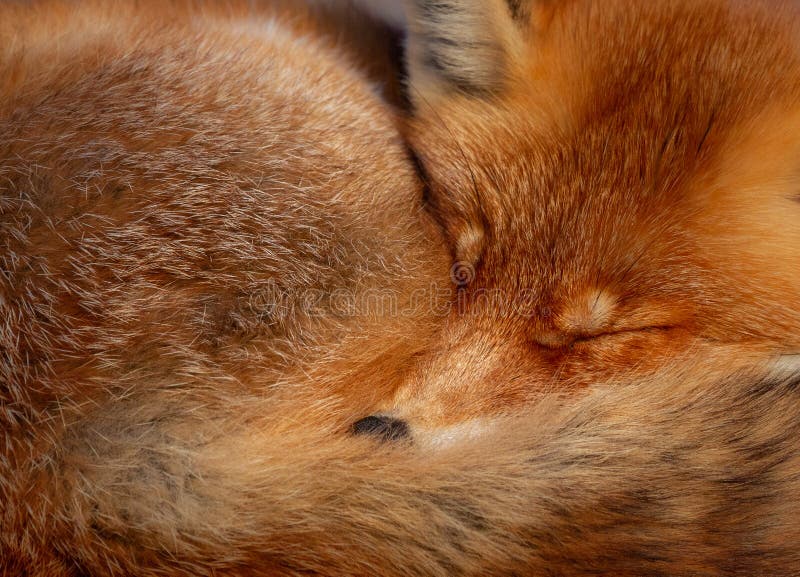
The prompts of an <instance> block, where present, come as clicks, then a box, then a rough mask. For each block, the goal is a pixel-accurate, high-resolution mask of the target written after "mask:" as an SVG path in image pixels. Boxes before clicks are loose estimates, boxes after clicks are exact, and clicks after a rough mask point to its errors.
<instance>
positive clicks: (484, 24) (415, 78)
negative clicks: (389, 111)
mask: <svg viewBox="0 0 800 577" xmlns="http://www.w3.org/2000/svg"><path fill="white" fill-rule="evenodd" d="M523 4H524V0H511V2H509V1H507V0H406V5H407V16H408V26H409V37H408V67H409V79H410V86H409V89H410V93H411V94H410V96H411V98H412V100H416V99H418V98H420V97H422V98H428V97H431V96H437V95H442V94H448V93H452V92H461V93H464V94H468V95H473V96H479V97H480V96H487V95H490V94H492V93H493V92H495V91H497V90H498V89H499V88H500V87H502V85H503V84H504V82H505V81H506V80H507V79H508V77H509V76H510V75H511V73H512V70H513V68H514V65H515V62H516V60H517V58H518V54H519V52H520V50H521V48H520V47H521V42H522V41H521V37H520V30H519V29H518V27H517V25H516V23H515V20H514V16H515V15H516V14H518V13H519V11H520V10H521V8H520V7H521V6H522V5H523Z"/></svg>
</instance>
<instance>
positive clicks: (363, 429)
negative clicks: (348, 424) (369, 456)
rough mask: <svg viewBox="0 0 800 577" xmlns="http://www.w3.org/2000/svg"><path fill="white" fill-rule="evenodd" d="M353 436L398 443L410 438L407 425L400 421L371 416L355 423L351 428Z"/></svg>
mask: <svg viewBox="0 0 800 577" xmlns="http://www.w3.org/2000/svg"><path fill="white" fill-rule="evenodd" d="M352 433H353V434H354V435H371V436H373V437H377V438H378V439H379V440H381V441H400V440H403V439H409V438H411V431H410V430H409V428H408V424H407V423H406V422H405V421H401V420H400V419H395V418H392V417H386V416H382V415H373V416H371V417H366V418H364V419H361V420H360V421H356V422H355V423H354V424H353V427H352Z"/></svg>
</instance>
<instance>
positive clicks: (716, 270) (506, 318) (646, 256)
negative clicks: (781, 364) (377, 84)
mask: <svg viewBox="0 0 800 577" xmlns="http://www.w3.org/2000/svg"><path fill="white" fill-rule="evenodd" d="M409 4H410V5H411V7H412V10H413V12H414V13H415V14H417V17H416V18H417V20H418V21H417V22H412V23H411V28H410V31H411V37H410V50H409V57H410V60H411V61H410V70H411V79H410V82H409V88H410V95H411V97H412V99H414V101H415V112H414V115H413V118H412V119H411V122H410V125H409V128H408V131H409V138H410V140H411V142H412V143H413V148H414V149H415V151H416V153H417V155H418V157H419V159H420V164H421V166H422V167H423V170H424V172H425V176H426V178H427V180H428V184H429V194H428V204H429V206H430V208H431V212H432V213H433V214H434V215H436V217H437V218H438V219H439V221H440V222H441V224H442V227H443V229H444V230H445V232H446V235H447V237H448V239H449V244H450V246H451V249H452V253H453V260H454V261H455V262H456V263H457V268H459V269H460V270H461V272H462V276H463V277H464V279H463V280H465V281H466V282H464V283H463V284H462V287H461V294H460V296H459V299H460V306H459V307H458V308H457V310H455V311H454V313H453V315H452V317H451V319H450V322H449V323H448V327H447V328H445V330H444V331H443V333H442V334H443V337H442V341H441V342H440V343H439V344H438V345H437V346H436V347H435V351H436V353H435V354H434V355H432V356H431V358H430V359H429V360H428V361H426V362H425V363H422V365H421V369H420V372H419V375H418V377H417V378H415V379H412V381H411V382H410V383H409V385H408V387H406V388H405V389H404V390H403V391H401V393H400V394H399V395H398V397H397V399H396V400H395V402H394V404H393V405H391V406H387V410H392V411H395V412H396V413H397V414H398V415H401V416H404V417H406V418H408V419H409V420H411V421H415V422H418V423H419V424H420V426H422V425H425V426H430V427H437V426H451V425H453V424H454V423H459V422H463V421H464V420H465V419H469V418H471V417H475V418H480V417H483V416H485V415H486V414H487V413H491V412H492V411H493V410H495V411H497V412H506V411H508V409H509V407H511V406H515V405H516V406H524V405H525V404H527V403H530V402H535V400H536V398H537V397H538V395H540V394H541V393H542V392H545V391H549V390H557V391H566V392H568V391H576V390H581V389H583V388H584V387H585V386H587V385H591V384H598V383H603V382H610V381H612V380H615V379H618V378H620V377H621V376H622V375H626V377H624V378H627V379H636V378H647V376H648V375H653V374H656V373H658V372H659V371H664V370H666V371H670V370H672V367H673V366H674V363H673V361H674V359H676V358H680V357H681V356H683V355H685V354H687V353H691V352H706V353H707V354H709V355H710V358H722V359H725V358H726V357H725V356H724V355H723V356H719V355H715V354H714V351H716V350H727V351H737V352H735V353H733V352H731V357H730V358H731V360H730V361H728V360H725V361H724V362H726V363H729V362H735V361H738V360H747V359H751V360H754V359H758V358H759V357H763V356H764V355H772V354H782V353H795V352H797V351H798V350H800V304H799V303H800V268H798V263H800V224H799V223H800V203H798V202H797V195H798V190H800V163H798V160H797V159H798V152H800V123H799V121H800V53H798V39H800V36H798V27H799V26H800V17H798V9H797V4H796V3H794V2H781V1H767V0H765V1H760V0H756V1H753V2H737V1H724V0H699V1H696V0H665V1H658V2H649V1H644V0H614V1H611V2H604V3H602V5H601V4H599V3H596V2H591V1H588V0H586V1H583V0H573V1H553V2H546V1H533V2H526V3H516V4H515V6H514V8H515V10H513V11H512V10H511V9H510V7H509V6H508V4H507V3H506V2H503V1H501V0H490V1H486V2H483V1H482V2H472V1H469V0H463V1H462V0H430V1H426V0H418V1H415V2H410V3H409ZM451 54H454V55H458V58H456V57H455V56H451ZM461 59H467V60H469V62H470V64H469V65H465V64H463V63H462V62H461ZM463 367H477V368H476V369H475V370H469V371H465V370H463Z"/></svg>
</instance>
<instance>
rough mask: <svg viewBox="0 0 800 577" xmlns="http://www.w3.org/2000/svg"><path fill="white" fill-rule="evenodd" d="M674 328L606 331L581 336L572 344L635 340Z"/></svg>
mask: <svg viewBox="0 0 800 577" xmlns="http://www.w3.org/2000/svg"><path fill="white" fill-rule="evenodd" d="M674 328H675V327H674V326H648V327H638V328H630V329H621V330H616V331H608V332H603V333H598V334H595V335H582V336H579V337H578V338H576V339H575V340H574V341H573V344H579V343H590V342H592V343H602V342H604V341H608V342H613V341H614V340H617V339H625V338H636V337H643V336H648V335H653V336H655V335H663V334H664V333H667V332H669V331H671V330H672V329H674Z"/></svg>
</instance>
